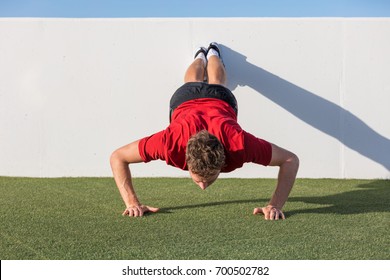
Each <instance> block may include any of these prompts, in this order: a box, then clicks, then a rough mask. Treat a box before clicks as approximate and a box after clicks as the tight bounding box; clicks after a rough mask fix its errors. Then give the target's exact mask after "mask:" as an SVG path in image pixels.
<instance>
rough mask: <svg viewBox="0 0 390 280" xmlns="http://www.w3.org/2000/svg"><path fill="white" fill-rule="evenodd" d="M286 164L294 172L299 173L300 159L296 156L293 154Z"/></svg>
mask: <svg viewBox="0 0 390 280" xmlns="http://www.w3.org/2000/svg"><path fill="white" fill-rule="evenodd" d="M285 163H287V164H288V165H289V166H290V168H291V169H292V170H294V171H295V172H298V169H299V158H298V156H297V155H296V154H294V153H291V155H290V156H289V157H288V158H287V159H286V161H285Z"/></svg>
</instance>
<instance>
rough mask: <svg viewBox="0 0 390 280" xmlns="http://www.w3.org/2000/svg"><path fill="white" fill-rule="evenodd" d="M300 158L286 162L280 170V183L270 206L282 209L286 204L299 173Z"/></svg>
mask: <svg viewBox="0 0 390 280" xmlns="http://www.w3.org/2000/svg"><path fill="white" fill-rule="evenodd" d="M298 166H299V161H298V158H295V157H294V158H291V159H289V160H287V161H285V162H284V163H283V164H282V165H281V166H280V169H279V174H278V182H277V185H276V189H275V191H274V193H273V195H272V198H271V200H270V202H269V205H271V206H273V207H276V208H278V209H282V208H283V206H284V204H285V203H286V201H287V199H288V196H289V194H290V192H291V189H292V187H293V185H294V182H295V178H296V175H297V172H298Z"/></svg>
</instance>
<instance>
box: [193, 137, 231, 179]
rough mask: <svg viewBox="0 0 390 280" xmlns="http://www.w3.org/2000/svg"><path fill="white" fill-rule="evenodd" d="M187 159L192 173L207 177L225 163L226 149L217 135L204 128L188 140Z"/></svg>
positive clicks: (219, 169)
mask: <svg viewBox="0 0 390 280" xmlns="http://www.w3.org/2000/svg"><path fill="white" fill-rule="evenodd" d="M186 161H187V165H188V169H189V170H190V171H191V172H192V173H194V174H196V175H198V176H200V177H201V178H204V179H207V178H210V177H212V176H214V175H215V174H216V173H217V172H219V171H221V169H222V167H223V166H224V165H225V151H224V148H223V146H222V144H221V142H220V141H219V140H218V138H217V137H215V136H214V135H212V134H210V133H209V132H208V131H207V130H202V131H200V132H198V133H196V134H194V135H193V136H191V137H190V139H189V140H188V143H187V150H186Z"/></svg>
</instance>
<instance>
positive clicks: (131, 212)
mask: <svg viewBox="0 0 390 280" xmlns="http://www.w3.org/2000/svg"><path fill="white" fill-rule="evenodd" d="M159 210H160V208H155V207H150V206H147V205H134V206H129V207H127V208H126V209H125V211H123V213H122V215H123V216H129V217H142V216H143V215H144V214H145V213H147V212H152V213H156V212H158V211H159Z"/></svg>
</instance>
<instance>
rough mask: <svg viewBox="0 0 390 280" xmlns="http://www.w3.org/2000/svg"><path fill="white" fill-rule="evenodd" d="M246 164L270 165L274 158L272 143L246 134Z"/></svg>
mask: <svg viewBox="0 0 390 280" xmlns="http://www.w3.org/2000/svg"><path fill="white" fill-rule="evenodd" d="M244 144H245V162H253V163H257V164H261V165H265V166H266V165H269V163H270V162H271V157H272V146H271V143H269V142H267V141H265V140H263V139H260V138H257V137H255V136H253V135H252V134H250V133H248V132H244Z"/></svg>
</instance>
